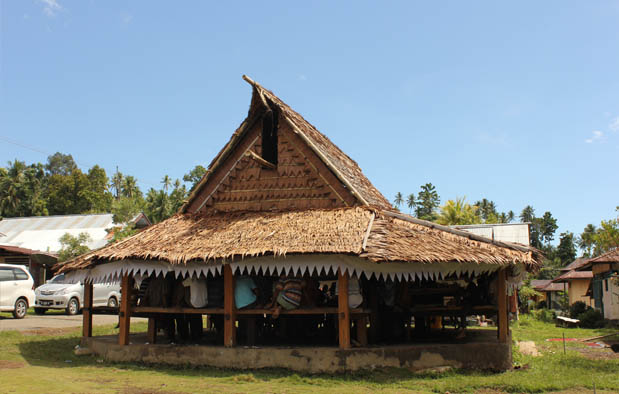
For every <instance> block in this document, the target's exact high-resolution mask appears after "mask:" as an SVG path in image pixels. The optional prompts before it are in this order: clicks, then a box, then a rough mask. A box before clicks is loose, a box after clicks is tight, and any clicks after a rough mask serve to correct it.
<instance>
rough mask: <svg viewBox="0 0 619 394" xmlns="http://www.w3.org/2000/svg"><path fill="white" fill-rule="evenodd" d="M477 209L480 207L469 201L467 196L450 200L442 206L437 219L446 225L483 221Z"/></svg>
mask: <svg viewBox="0 0 619 394" xmlns="http://www.w3.org/2000/svg"><path fill="white" fill-rule="evenodd" d="M477 210H478V207H477V206H475V205H470V204H469V203H467V202H466V198H465V197H462V198H456V199H455V200H448V201H447V202H446V203H445V205H443V206H442V207H441V211H440V214H439V215H438V219H437V220H436V221H437V223H439V224H444V225H457V224H477V223H481V221H482V219H481V217H480V216H479V215H478V214H477Z"/></svg>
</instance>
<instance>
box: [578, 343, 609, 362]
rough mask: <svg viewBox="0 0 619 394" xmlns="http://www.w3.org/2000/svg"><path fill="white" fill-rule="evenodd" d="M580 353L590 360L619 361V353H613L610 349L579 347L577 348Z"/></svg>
mask: <svg viewBox="0 0 619 394" xmlns="http://www.w3.org/2000/svg"><path fill="white" fill-rule="evenodd" d="M574 350H576V351H577V352H578V353H580V354H582V355H583V356H585V357H586V358H588V359H589V360H619V353H615V352H613V351H612V350H611V349H610V348H608V347H605V348H595V347H588V346H587V347H579V348H575V349H574Z"/></svg>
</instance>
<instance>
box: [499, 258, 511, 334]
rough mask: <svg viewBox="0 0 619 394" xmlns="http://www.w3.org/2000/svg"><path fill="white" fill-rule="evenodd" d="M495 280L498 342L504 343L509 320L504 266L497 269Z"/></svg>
mask: <svg viewBox="0 0 619 394" xmlns="http://www.w3.org/2000/svg"><path fill="white" fill-rule="evenodd" d="M497 281H498V283H497V297H498V299H497V301H498V304H499V305H498V306H499V311H498V312H497V313H498V319H497V324H498V330H499V342H501V343H506V342H507V337H508V336H509V320H508V318H507V271H506V269H505V268H503V269H501V270H499V274H498V278H497Z"/></svg>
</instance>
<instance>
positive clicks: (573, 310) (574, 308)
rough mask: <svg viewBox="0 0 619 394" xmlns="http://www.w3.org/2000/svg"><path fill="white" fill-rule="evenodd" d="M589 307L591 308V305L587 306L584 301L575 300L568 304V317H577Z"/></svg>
mask: <svg viewBox="0 0 619 394" xmlns="http://www.w3.org/2000/svg"><path fill="white" fill-rule="evenodd" d="M589 309H591V307H590V306H587V304H585V303H584V302H582V301H576V302H575V303H573V304H572V305H571V306H570V317H571V318H572V319H578V316H580V315H582V314H583V313H585V312H586V311H588V310H589Z"/></svg>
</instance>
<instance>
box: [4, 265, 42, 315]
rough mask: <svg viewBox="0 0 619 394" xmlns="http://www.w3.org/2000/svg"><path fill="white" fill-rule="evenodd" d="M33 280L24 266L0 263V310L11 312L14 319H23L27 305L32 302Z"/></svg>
mask: <svg viewBox="0 0 619 394" xmlns="http://www.w3.org/2000/svg"><path fill="white" fill-rule="evenodd" d="M33 288H34V280H32V276H30V272H28V270H27V269H26V267H24V266H21V265H12V264H0V311H1V312H13V316H14V317H15V318H16V319H23V318H24V316H26V312H28V306H30V305H33V304H34V299H35V297H34V291H33V290H32V289H33Z"/></svg>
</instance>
